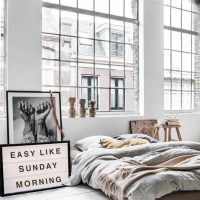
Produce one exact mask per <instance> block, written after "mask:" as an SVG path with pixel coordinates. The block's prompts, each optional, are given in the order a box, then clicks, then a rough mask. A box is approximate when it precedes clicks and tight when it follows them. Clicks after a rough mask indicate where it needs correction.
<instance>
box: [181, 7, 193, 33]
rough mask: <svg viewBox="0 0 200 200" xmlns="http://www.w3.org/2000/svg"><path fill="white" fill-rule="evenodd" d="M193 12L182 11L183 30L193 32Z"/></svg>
mask: <svg viewBox="0 0 200 200" xmlns="http://www.w3.org/2000/svg"><path fill="white" fill-rule="evenodd" d="M191 17H192V16H191V12H187V11H184V10H183V11H182V28H183V29H186V30H191V28H192V27H191Z"/></svg>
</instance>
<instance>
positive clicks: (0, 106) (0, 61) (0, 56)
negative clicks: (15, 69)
mask: <svg viewBox="0 0 200 200" xmlns="http://www.w3.org/2000/svg"><path fill="white" fill-rule="evenodd" d="M4 3H5V2H4V0H1V1H0V26H1V27H0V114H2V113H4V112H5V65H4V63H5V51H4V43H5V20H4V10H5V9H4Z"/></svg>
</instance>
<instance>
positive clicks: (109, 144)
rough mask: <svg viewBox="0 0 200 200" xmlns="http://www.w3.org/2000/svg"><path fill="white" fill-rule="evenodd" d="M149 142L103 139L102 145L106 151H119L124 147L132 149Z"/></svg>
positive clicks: (143, 140) (142, 140)
mask: <svg viewBox="0 0 200 200" xmlns="http://www.w3.org/2000/svg"><path fill="white" fill-rule="evenodd" d="M147 143H148V140H145V139H129V140H122V141H119V140H109V139H101V140H100V144H101V146H102V147H103V148H105V149H118V148H123V147H130V146H135V145H141V144H147Z"/></svg>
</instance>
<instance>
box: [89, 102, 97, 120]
mask: <svg viewBox="0 0 200 200" xmlns="http://www.w3.org/2000/svg"><path fill="white" fill-rule="evenodd" d="M89 104H90V108H89V116H90V117H95V116H96V108H95V104H96V101H90V102H89Z"/></svg>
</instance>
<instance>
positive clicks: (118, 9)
mask: <svg viewBox="0 0 200 200" xmlns="http://www.w3.org/2000/svg"><path fill="white" fill-rule="evenodd" d="M123 7H124V5H123V0H110V13H111V14H112V15H117V16H123V10H124V9H123Z"/></svg>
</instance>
